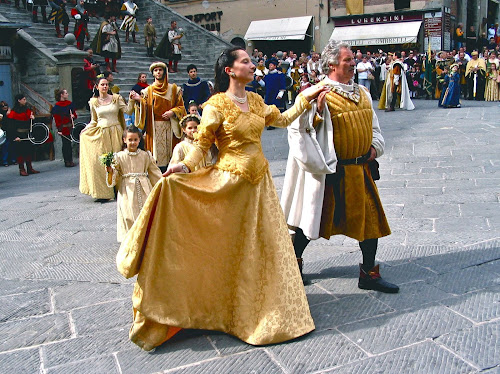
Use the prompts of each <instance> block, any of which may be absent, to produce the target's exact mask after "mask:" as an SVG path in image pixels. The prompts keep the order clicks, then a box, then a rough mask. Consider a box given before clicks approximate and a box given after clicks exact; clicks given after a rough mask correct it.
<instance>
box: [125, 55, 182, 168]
mask: <svg viewBox="0 0 500 374" xmlns="http://www.w3.org/2000/svg"><path fill="white" fill-rule="evenodd" d="M149 71H151V72H152V73H153V77H154V79H155V81H154V83H153V84H152V85H150V86H148V87H147V88H145V89H144V90H142V91H141V93H140V95H139V94H138V93H137V92H135V91H131V92H130V99H131V100H135V101H136V105H137V106H136V112H135V121H136V126H137V127H138V128H140V129H141V130H143V131H144V132H145V133H146V136H145V147H146V150H148V151H151V152H152V153H153V157H154V158H155V159H156V162H157V164H158V166H159V167H160V169H161V171H162V172H165V171H166V169H167V166H168V163H169V162H170V158H171V157H172V150H173V149H174V147H175V145H176V144H177V143H178V142H179V139H180V137H181V134H182V131H181V128H180V125H179V121H180V119H181V118H182V117H184V116H185V115H186V109H185V108H184V101H183V100H182V91H181V89H180V88H179V87H177V85H175V84H173V83H168V74H167V66H166V65H165V64H164V63H163V62H154V63H153V64H151V66H150V67H149Z"/></svg>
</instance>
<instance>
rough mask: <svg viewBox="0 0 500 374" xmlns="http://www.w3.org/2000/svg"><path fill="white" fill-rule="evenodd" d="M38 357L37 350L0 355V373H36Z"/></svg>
mask: <svg viewBox="0 0 500 374" xmlns="http://www.w3.org/2000/svg"><path fill="white" fill-rule="evenodd" d="M39 370H40V355H39V349H38V348H31V349H23V350H19V351H15V352H8V353H0V372H1V373H5V374H7V373H23V374H24V373H26V374H28V373H38V372H39Z"/></svg>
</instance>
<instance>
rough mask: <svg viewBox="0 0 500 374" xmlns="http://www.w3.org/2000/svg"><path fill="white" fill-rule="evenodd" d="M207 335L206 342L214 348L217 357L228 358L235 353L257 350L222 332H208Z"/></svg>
mask: <svg viewBox="0 0 500 374" xmlns="http://www.w3.org/2000/svg"><path fill="white" fill-rule="evenodd" d="M208 333H209V334H210V335H209V336H208V340H209V341H210V343H211V344H212V345H213V346H214V348H215V350H216V351H217V353H218V355H219V356H230V355H233V354H235V353H241V352H246V351H251V350H255V349H259V348H256V347H255V346H253V345H250V344H247V343H245V342H243V341H241V340H240V339H238V338H235V337H234V336H231V335H227V334H224V333H222V332H217V331H210V332H208Z"/></svg>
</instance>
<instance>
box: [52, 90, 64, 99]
mask: <svg viewBox="0 0 500 374" xmlns="http://www.w3.org/2000/svg"><path fill="white" fill-rule="evenodd" d="M64 91H66V90H65V89H64V88H56V89H55V90H54V97H55V99H56V101H61V95H62V93H63V92H64Z"/></svg>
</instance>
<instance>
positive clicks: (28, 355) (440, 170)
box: [0, 101, 500, 374]
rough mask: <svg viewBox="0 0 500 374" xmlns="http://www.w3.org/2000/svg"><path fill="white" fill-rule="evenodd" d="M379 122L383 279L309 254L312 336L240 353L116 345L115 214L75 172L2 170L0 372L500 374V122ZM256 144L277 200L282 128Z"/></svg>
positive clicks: (405, 117)
mask: <svg viewBox="0 0 500 374" xmlns="http://www.w3.org/2000/svg"><path fill="white" fill-rule="evenodd" d="M463 105H464V107H463V108H461V109H450V110H447V109H438V108H437V107H436V102H435V101H416V107H417V109H416V110H415V111H413V112H395V113H384V112H381V111H377V113H378V115H379V118H380V122H381V125H382V129H383V133H384V135H385V138H386V143H387V149H386V154H385V155H384V156H383V157H382V158H381V159H380V164H381V180H380V181H379V182H378V186H379V188H380V194H381V198H382V201H383V203H384V205H385V208H386V213H387V216H388V219H389V223H390V225H391V227H392V230H393V234H392V235H391V236H389V237H387V238H383V239H381V240H380V250H379V254H378V260H379V261H380V262H381V267H382V274H383V275H384V277H385V278H386V279H387V280H389V281H392V282H395V283H398V284H399V285H401V293H400V294H397V295H386V294H380V293H377V292H367V291H362V290H359V289H358V288H357V287H356V284H357V264H358V262H359V261H360V258H361V256H360V253H359V250H358V248H357V243H356V242H355V241H353V240H351V239H348V238H345V237H340V236H339V237H335V238H333V239H332V240H330V241H326V240H318V241H316V242H313V243H311V245H310V246H309V247H308V249H307V250H306V253H305V273H306V274H307V275H308V277H309V278H310V279H311V280H312V282H313V284H312V285H309V286H307V287H306V291H307V296H308V298H309V302H310V306H311V311H312V315H313V317H314V320H315V323H316V331H314V332H313V333H311V334H309V335H307V336H305V337H302V338H300V339H297V340H295V341H293V342H289V343H286V344H279V345H274V346H267V347H253V346H249V345H247V344H244V343H242V342H241V341H239V340H237V339H235V338H233V337H231V336H229V335H225V334H220V333H214V332H209V331H183V332H182V333H180V334H178V335H177V336H176V337H175V338H174V339H172V340H171V341H169V342H167V343H166V344H164V345H163V346H161V347H159V348H158V349H157V350H156V352H155V353H153V354H147V353H145V352H142V351H141V350H140V349H139V348H137V347H136V346H135V345H133V344H132V343H130V342H129V341H128V329H129V326H130V323H131V320H132V311H131V300H130V297H131V292H132V282H133V280H125V279H124V278H123V277H122V276H121V275H120V274H119V273H118V272H117V270H116V267H115V261H114V258H115V254H116V251H117V249H118V244H117V243H116V242H115V236H116V231H115V230H116V211H115V209H116V205H115V202H109V203H105V204H101V203H97V202H94V201H93V199H91V198H90V197H88V196H83V195H81V194H80V193H79V192H78V168H73V169H68V168H64V167H63V164H62V162H61V161H55V162H49V161H46V162H37V163H35V167H36V168H37V169H38V170H40V171H41V174H39V175H34V176H29V177H20V176H19V174H18V170H17V167H16V166H11V167H9V168H1V170H0V372H1V373H8V374H10V373H23V374H24V373H50V374H55V373H64V374H66V373H106V374H108V373H134V374H138V373H158V372H166V373H176V374H178V373H265V374H268V373H332V374H333V373H335V374H337V373H349V374H350V373H384V374H385V373H395V374H400V373H450V374H456V373H477V372H484V373H491V374H493V373H496V374H498V373H500V344H499V341H500V287H499V283H500V209H499V195H500V187H499V185H500V171H499V165H500V147H499V146H500V108H499V107H498V103H475V102H467V101H466V102H464V103H463ZM263 145H264V149H265V153H266V155H267V156H268V158H269V160H270V163H271V169H272V172H273V176H274V178H275V183H276V187H277V189H278V190H280V188H281V186H282V183H283V175H284V172H285V160H286V155H287V142H286V130H282V129H277V130H274V131H265V132H264V134H263Z"/></svg>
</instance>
